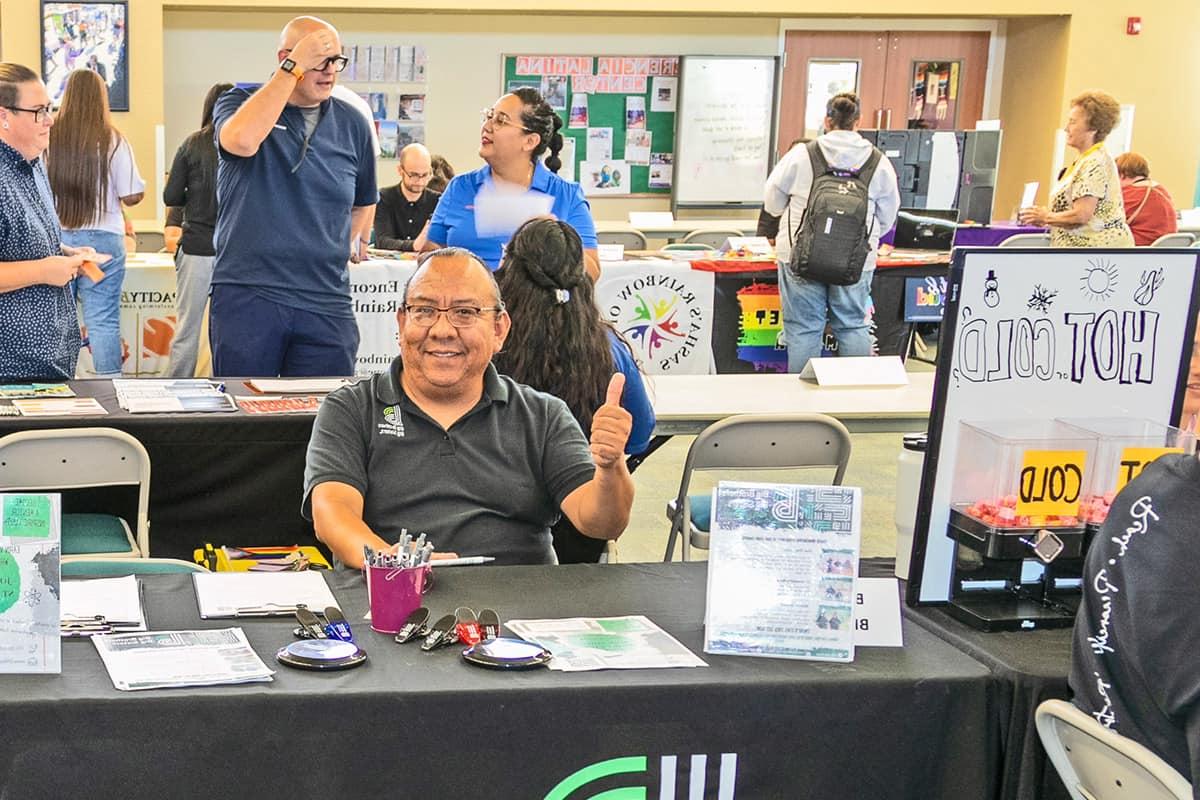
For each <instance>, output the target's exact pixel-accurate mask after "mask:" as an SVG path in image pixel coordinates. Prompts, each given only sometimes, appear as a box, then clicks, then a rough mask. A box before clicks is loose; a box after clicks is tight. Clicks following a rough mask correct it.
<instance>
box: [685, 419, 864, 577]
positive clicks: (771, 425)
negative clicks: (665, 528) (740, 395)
mask: <svg viewBox="0 0 1200 800" xmlns="http://www.w3.org/2000/svg"><path fill="white" fill-rule="evenodd" d="M849 461H850V432H849V431H847V430H846V426H845V425H843V424H842V423H840V422H838V421H837V420H836V419H834V418H833V417H828V416H826V415H824V414H740V415H736V416H732V417H726V418H725V419H723V420H721V421H720V422H716V423H714V424H712V425H710V426H708V427H707V428H705V429H704V431H703V432H702V433H701V434H700V435H699V436H697V437H696V441H694V442H692V446H691V448H690V449H689V450H688V454H687V459H686V460H685V461H684V463H683V477H682V479H681V480H680V483H679V494H678V495H677V496H676V498H675V499H674V500H672V501H670V502H669V503H667V519H669V520H670V521H671V533H670V534H669V535H668V537H667V552H666V555H664V556H663V561H670V560H671V559H673V558H674V557H675V540H676V539H677V538H679V537H681V536H682V539H683V548H682V552H683V560H684V561H688V560H690V559H691V548H692V547H699V548H701V549H704V550H707V549H708V542H709V524H710V522H711V516H712V513H711V511H712V495H711V494H707V495H704V494H701V495H689V494H688V489H689V488H690V487H691V484H692V474H693V473H694V472H696V471H697V470H705V471H717V470H730V471H734V472H736V473H737V477H738V478H739V479H742V478H743V477H744V473H745V471H746V470H785V469H790V470H794V469H808V468H826V469H833V470H834V475H833V479H832V480H831V481H829V483H830V484H832V485H834V486H838V485H840V484H841V482H842V478H843V477H844V476H845V474H846V464H847V463H849ZM822 483H824V482H823V481H822Z"/></svg>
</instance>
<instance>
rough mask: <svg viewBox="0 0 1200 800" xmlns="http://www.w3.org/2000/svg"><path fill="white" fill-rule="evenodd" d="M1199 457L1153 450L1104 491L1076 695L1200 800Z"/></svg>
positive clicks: (1075, 646) (1080, 627)
mask: <svg viewBox="0 0 1200 800" xmlns="http://www.w3.org/2000/svg"><path fill="white" fill-rule="evenodd" d="M1197 518H1200V460H1197V458H1196V456H1194V455H1184V454H1170V455H1165V456H1162V457H1161V458H1159V459H1158V460H1157V461H1154V462H1153V463H1151V464H1150V465H1149V466H1147V467H1146V468H1145V470H1143V471H1142V474H1141V475H1139V476H1138V477H1136V478H1134V479H1133V480H1132V481H1130V482H1129V484H1128V485H1126V487H1125V488H1124V489H1123V490H1122V491H1121V493H1120V494H1118V495H1117V497H1116V499H1115V500H1114V501H1113V504H1112V508H1111V509H1110V510H1109V512H1108V517H1107V518H1106V519H1105V520H1104V524H1103V525H1102V526H1101V528H1100V531H1099V532H1098V533H1097V534H1096V537H1095V538H1094V539H1093V541H1092V545H1091V548H1090V549H1089V550H1088V553H1087V558H1086V560H1085V562H1084V569H1083V599H1082V602H1081V603H1080V606H1079V613H1078V615H1077V616H1076V617H1075V633H1074V640H1073V642H1072V646H1071V677H1070V684H1071V689H1072V690H1073V691H1074V693H1075V697H1074V702H1075V705H1076V706H1078V707H1079V708H1081V709H1083V710H1084V711H1086V712H1087V713H1089V714H1091V715H1092V716H1093V717H1095V718H1096V719H1097V720H1099V721H1100V723H1101V724H1102V725H1104V726H1105V727H1106V728H1109V729H1110V730H1114V731H1116V732H1117V733H1119V734H1121V735H1122V736H1126V737H1128V738H1130V739H1133V740H1134V741H1136V742H1138V743H1140V744H1142V745H1145V746H1146V747H1148V748H1150V750H1152V751H1154V752H1155V753H1156V754H1158V755H1159V756H1160V757H1161V758H1162V759H1163V760H1164V761H1166V762H1167V763H1168V764H1170V765H1171V766H1172V767H1174V768H1175V769H1176V770H1177V771H1178V772H1179V773H1180V774H1181V775H1183V777H1185V778H1187V779H1188V780H1189V781H1191V782H1192V784H1193V785H1194V786H1195V787H1196V788H1197V791H1196V792H1195V793H1194V797H1196V798H1198V800H1200V781H1198V779H1200V660H1198V659H1197V654H1198V653H1200V625H1198V624H1197V623H1196V619H1197V615H1198V614H1200V595H1198V594H1197V591H1196V588H1197V587H1198V586H1200V560H1198V559H1197V558H1196V553H1197V533H1196V519H1197Z"/></svg>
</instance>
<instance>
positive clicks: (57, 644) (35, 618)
mask: <svg viewBox="0 0 1200 800" xmlns="http://www.w3.org/2000/svg"><path fill="white" fill-rule="evenodd" d="M60 525H61V506H60V497H59V495H57V494H0V673H13V672H38V673H42V672H54V673H57V672H62V642H61V640H60V638H59V597H60V595H59V585H60V584H59V558H60V555H61V534H60V530H61V528H60Z"/></svg>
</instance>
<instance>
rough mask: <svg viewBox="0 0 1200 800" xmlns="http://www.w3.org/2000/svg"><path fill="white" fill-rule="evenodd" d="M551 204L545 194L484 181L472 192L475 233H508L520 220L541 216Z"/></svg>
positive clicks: (517, 225)
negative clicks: (476, 190) (473, 194)
mask: <svg viewBox="0 0 1200 800" xmlns="http://www.w3.org/2000/svg"><path fill="white" fill-rule="evenodd" d="M553 207H554V198H553V197H551V196H550V195H548V194H542V193H541V192H537V191H533V190H532V189H528V190H527V189H520V188H513V189H509V188H507V187H500V186H497V185H496V184H495V183H485V184H484V185H483V186H482V187H480V189H479V192H478V193H477V194H476V195H475V232H476V233H478V234H479V235H480V236H511V235H512V234H513V232H514V231H516V229H517V228H519V227H521V225H522V223H524V222H525V221H527V220H531V219H533V218H534V217H543V216H546V215H547V214H549V213H550V210H551V209H552V208H553Z"/></svg>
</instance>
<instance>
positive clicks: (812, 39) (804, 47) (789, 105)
mask: <svg viewBox="0 0 1200 800" xmlns="http://www.w3.org/2000/svg"><path fill="white" fill-rule="evenodd" d="M887 52H888V34H887V33H886V32H884V31H788V32H787V36H786V38H785V39H784V54H785V55H784V68H783V87H782V90H781V98H780V104H779V152H780V155H782V154H783V153H786V152H787V150H788V148H789V146H790V145H791V143H792V142H793V141H794V140H795V139H798V138H801V137H803V136H806V135H807V136H814V135H819V134H820V129H819V127H817V128H816V129H815V130H814V129H813V126H812V125H811V123H812V120H811V119H810V120H809V123H810V125H809V126H808V127H809V130H808V131H807V133H806V130H805V128H806V126H805V111H806V109H807V107H808V105H809V100H810V94H811V96H812V101H813V102H814V103H819V104H820V105H821V107H822V108H823V107H824V103H825V101H826V100H828V99H829V96H830V94H831V92H830V91H829V84H828V83H826V85H825V86H821V85H820V84H819V83H817V84H814V85H813V87H812V92H811V93H810V91H809V78H810V73H811V74H812V76H813V77H814V78H817V77H818V76H819V75H821V74H825V73H824V72H822V70H823V69H824V70H825V72H827V73H829V74H833V73H834V72H835V71H836V69H835V68H836V67H837V66H838V65H844V64H847V63H848V62H856V64H857V76H856V77H857V86H856V87H855V88H854V91H857V92H858V95H859V97H860V98H862V102H863V121H862V126H863V127H864V128H867V127H872V126H873V125H874V116H873V115H874V112H875V110H876V109H878V108H880V107H882V106H883V97H884V81H885V78H886V74H887V66H886V57H887ZM814 65H817V66H814ZM810 116H811V115H810ZM972 121H973V120H972Z"/></svg>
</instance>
